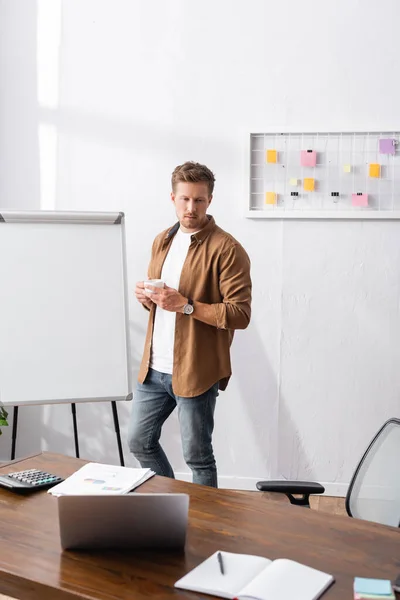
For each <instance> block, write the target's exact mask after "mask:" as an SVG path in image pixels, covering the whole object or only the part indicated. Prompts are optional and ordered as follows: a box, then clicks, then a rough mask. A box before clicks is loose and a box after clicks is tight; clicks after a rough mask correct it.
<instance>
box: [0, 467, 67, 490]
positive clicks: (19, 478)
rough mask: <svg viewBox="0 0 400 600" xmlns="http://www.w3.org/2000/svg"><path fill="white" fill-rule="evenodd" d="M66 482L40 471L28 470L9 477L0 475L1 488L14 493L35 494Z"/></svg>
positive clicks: (11, 474)
mask: <svg viewBox="0 0 400 600" xmlns="http://www.w3.org/2000/svg"><path fill="white" fill-rule="evenodd" d="M61 481H64V480H63V479H62V478H61V477H58V475H52V474H51V473H47V472H46V471H39V470H38V469H28V470H26V471H14V472H12V473H8V474H7V475H2V474H1V475H0V486H1V487H5V488H8V489H9V490H11V491H12V492H20V493H27V492H34V491H36V490H43V489H46V488H50V487H52V486H53V485H56V484H57V483H60V482H61Z"/></svg>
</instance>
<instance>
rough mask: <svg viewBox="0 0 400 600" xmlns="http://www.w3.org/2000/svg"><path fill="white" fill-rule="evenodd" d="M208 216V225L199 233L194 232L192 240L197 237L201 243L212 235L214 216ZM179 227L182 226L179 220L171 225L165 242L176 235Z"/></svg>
mask: <svg viewBox="0 0 400 600" xmlns="http://www.w3.org/2000/svg"><path fill="white" fill-rule="evenodd" d="M207 218H208V223H207V225H206V226H205V227H203V229H200V231H198V232H197V233H193V234H192V240H193V239H195V240H196V241H197V242H198V243H199V244H201V243H202V242H204V240H205V239H206V238H207V237H208V236H209V235H210V233H211V232H212V230H213V229H214V228H215V219H214V217H212V216H211V215H207ZM179 227H180V223H179V221H178V222H177V223H175V225H173V226H172V227H171V229H169V230H168V231H167V235H166V236H165V240H164V242H168V241H170V240H171V239H172V238H173V237H174V235H175V234H176V232H177V231H178V229H179Z"/></svg>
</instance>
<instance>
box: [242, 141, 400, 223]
mask: <svg viewBox="0 0 400 600" xmlns="http://www.w3.org/2000/svg"><path fill="white" fill-rule="evenodd" d="M249 163H250V174H249V183H250V185H249V199H248V211H247V216H248V217H250V218H277V217H278V218H360V219H363V218H386V219H390V218H397V219H398V218H400V132H396V131H392V132H341V133H337V132H336V133H321V132H318V133H251V134H250V156H249Z"/></svg>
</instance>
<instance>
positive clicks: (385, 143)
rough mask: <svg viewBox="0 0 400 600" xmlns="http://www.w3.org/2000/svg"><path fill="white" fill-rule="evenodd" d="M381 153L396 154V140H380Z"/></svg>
mask: <svg viewBox="0 0 400 600" xmlns="http://www.w3.org/2000/svg"><path fill="white" fill-rule="evenodd" d="M379 152H380V153H381V154H396V146H395V140H394V139H392V138H391V139H385V140H379Z"/></svg>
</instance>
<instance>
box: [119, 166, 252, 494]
mask: <svg viewBox="0 0 400 600" xmlns="http://www.w3.org/2000/svg"><path fill="white" fill-rule="evenodd" d="M214 181H215V178H214V175H213V173H212V172H211V171H210V169H208V168H207V167H206V166H204V165H201V164H199V163H193V162H186V163H184V164H183V165H180V166H178V167H176V169H175V170H174V172H173V173H172V193H171V200H172V202H173V204H174V206H175V211H176V215H177V217H178V223H176V225H174V226H173V227H172V228H170V229H167V230H166V231H163V232H162V233H160V234H159V235H158V236H157V237H156V239H155V240H154V243H153V248H152V253H151V260H150V265H149V269H148V277H149V279H162V280H163V281H164V283H165V286H164V288H157V287H154V286H152V287H151V288H149V289H151V292H147V291H145V289H144V283H143V281H139V282H138V283H137V284H136V290H135V294H136V298H137V300H138V301H139V302H140V303H141V304H142V305H143V306H144V307H145V308H147V309H148V310H150V316H149V323H148V329H147V337H146V342H145V348H144V353H143V359H142V364H141V367H140V371H139V378H138V384H137V389H136V392H135V395H134V401H133V407H132V416H131V423H130V429H129V438H128V443H129V448H130V450H131V452H132V453H133V454H134V456H135V457H136V458H137V459H138V460H139V462H140V464H141V466H142V467H150V468H151V469H152V470H153V471H155V472H156V473H157V474H158V475H165V476H167V477H174V472H173V470H172V467H171V465H170V463H169V461H168V459H167V457H166V455H165V453H164V451H163V449H162V447H161V445H160V443H159V439H160V435H161V428H162V425H163V423H164V422H165V420H166V419H167V418H168V417H169V415H170V414H171V413H172V411H173V410H174V409H175V407H178V417H179V423H180V430H181V438H182V446H183V456H184V459H185V461H186V464H187V465H188V466H189V467H190V469H191V470H192V473H193V483H200V484H203V485H209V486H213V487H217V468H216V464H215V459H214V453H213V447H212V433H213V429H214V410H215V404H216V398H217V396H218V390H219V389H220V390H224V389H225V388H226V386H227V384H228V381H229V378H230V376H231V363H230V354H229V349H230V345H231V342H232V339H233V333H234V330H235V329H245V328H246V327H247V325H248V324H249V321H250V312H251V309H250V305H251V279H250V260H249V258H248V256H247V254H246V252H245V250H244V249H243V247H242V246H241V245H240V244H239V242H237V241H236V240H235V239H234V238H233V237H232V236H231V235H229V233H226V232H225V231H223V230H222V229H220V228H219V227H218V226H217V225H216V224H215V221H214V219H213V217H211V216H210V215H207V214H206V213H207V209H208V207H209V205H210V203H211V200H212V193H213V189H214ZM146 287H147V286H146Z"/></svg>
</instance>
